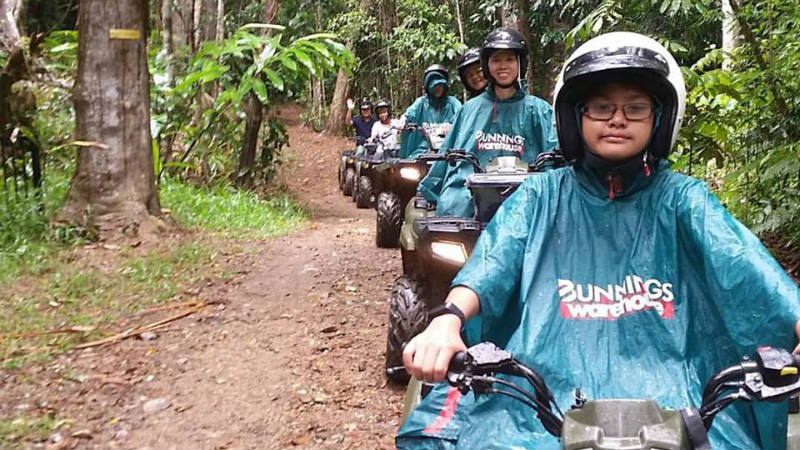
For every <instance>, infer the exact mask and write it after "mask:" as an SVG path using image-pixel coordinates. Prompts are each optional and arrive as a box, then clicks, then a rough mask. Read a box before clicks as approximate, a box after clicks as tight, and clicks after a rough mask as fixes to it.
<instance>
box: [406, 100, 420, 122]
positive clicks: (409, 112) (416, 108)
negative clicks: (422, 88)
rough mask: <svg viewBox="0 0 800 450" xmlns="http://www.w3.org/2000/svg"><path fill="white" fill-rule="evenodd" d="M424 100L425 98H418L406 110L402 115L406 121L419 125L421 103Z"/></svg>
mask: <svg viewBox="0 0 800 450" xmlns="http://www.w3.org/2000/svg"><path fill="white" fill-rule="evenodd" d="M424 100H425V97H419V98H417V99H416V100H414V103H412V104H411V106H409V107H408V109H406V112H405V113H404V115H405V116H406V119H408V121H409V122H411V123H417V124H418V123H419V119H420V115H421V113H422V103H423V101H424Z"/></svg>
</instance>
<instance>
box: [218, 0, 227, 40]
mask: <svg viewBox="0 0 800 450" xmlns="http://www.w3.org/2000/svg"><path fill="white" fill-rule="evenodd" d="M223 39H225V1H224V0H217V35H216V40H217V41H221V40H223Z"/></svg>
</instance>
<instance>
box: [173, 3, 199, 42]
mask: <svg viewBox="0 0 800 450" xmlns="http://www.w3.org/2000/svg"><path fill="white" fill-rule="evenodd" d="M167 1H168V2H171V3H172V5H173V7H174V9H173V11H172V36H173V37H172V38H173V41H174V42H175V43H176V44H177V45H176V46H175V48H180V47H189V48H190V49H192V50H194V0H167Z"/></svg>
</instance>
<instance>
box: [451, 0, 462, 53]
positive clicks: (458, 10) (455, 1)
mask: <svg viewBox="0 0 800 450" xmlns="http://www.w3.org/2000/svg"><path fill="white" fill-rule="evenodd" d="M458 2H459V0H453V5H454V6H455V7H456V24H457V25H458V37H459V38H460V40H461V43H462V44H463V43H464V21H463V20H462V19H461V6H460V5H459V4H458Z"/></svg>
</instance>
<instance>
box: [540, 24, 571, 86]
mask: <svg viewBox="0 0 800 450" xmlns="http://www.w3.org/2000/svg"><path fill="white" fill-rule="evenodd" d="M570 28H572V24H571V23H570V21H569V19H564V20H561V19H560V18H559V15H558V12H554V13H552V14H551V15H550V17H549V18H548V29H549V30H565V31H566V30H569V29H570ZM563 59H564V41H563V40H560V41H557V42H556V43H553V42H551V43H550V44H549V45H548V46H547V47H546V48H545V49H544V55H543V56H542V61H544V66H543V73H542V92H541V94H540V96H541V97H542V98H545V99H548V100H550V99H552V97H553V90H554V89H555V87H556V79H557V78H558V71H559V68H560V67H561V66H562V63H563V62H564V61H563Z"/></svg>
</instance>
